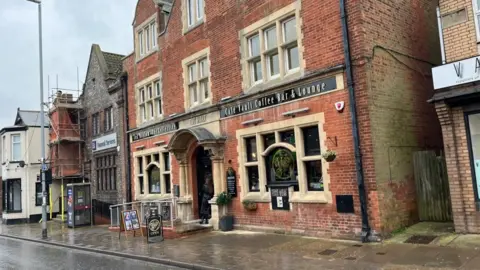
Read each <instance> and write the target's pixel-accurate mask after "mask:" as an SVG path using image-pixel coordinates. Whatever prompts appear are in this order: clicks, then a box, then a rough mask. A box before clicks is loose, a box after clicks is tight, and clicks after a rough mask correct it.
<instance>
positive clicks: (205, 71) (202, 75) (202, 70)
mask: <svg viewBox="0 0 480 270" xmlns="http://www.w3.org/2000/svg"><path fill="white" fill-rule="evenodd" d="M199 65H200V79H203V78H205V77H208V68H207V59H206V58H204V59H202V60H200V61H199Z"/></svg>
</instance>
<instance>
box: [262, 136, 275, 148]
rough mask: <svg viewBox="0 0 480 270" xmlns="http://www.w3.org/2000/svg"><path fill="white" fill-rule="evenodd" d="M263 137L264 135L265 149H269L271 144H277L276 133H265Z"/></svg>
mask: <svg viewBox="0 0 480 270" xmlns="http://www.w3.org/2000/svg"><path fill="white" fill-rule="evenodd" d="M262 137H263V148H264V150H265V149H267V148H268V147H269V146H270V145H273V144H275V134H274V133H270V134H265V135H263V136H262Z"/></svg>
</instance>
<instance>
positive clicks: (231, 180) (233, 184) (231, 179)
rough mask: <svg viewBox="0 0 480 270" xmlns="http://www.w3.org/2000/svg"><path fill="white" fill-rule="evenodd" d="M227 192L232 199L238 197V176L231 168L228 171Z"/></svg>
mask: <svg viewBox="0 0 480 270" xmlns="http://www.w3.org/2000/svg"><path fill="white" fill-rule="evenodd" d="M227 192H228V194H230V195H231V196H232V197H237V176H236V173H235V171H234V170H233V168H231V167H230V168H228V170H227Z"/></svg>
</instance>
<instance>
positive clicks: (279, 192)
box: [270, 187, 290, 210]
mask: <svg viewBox="0 0 480 270" xmlns="http://www.w3.org/2000/svg"><path fill="white" fill-rule="evenodd" d="M270 195H271V196H272V209H273V210H290V202H289V196H288V187H271V189H270Z"/></svg>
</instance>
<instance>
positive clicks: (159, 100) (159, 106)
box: [155, 99, 163, 115]
mask: <svg viewBox="0 0 480 270" xmlns="http://www.w3.org/2000/svg"><path fill="white" fill-rule="evenodd" d="M155 103H156V106H157V113H158V115H162V113H163V111H162V100H161V99H157V100H156V101H155Z"/></svg>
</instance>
